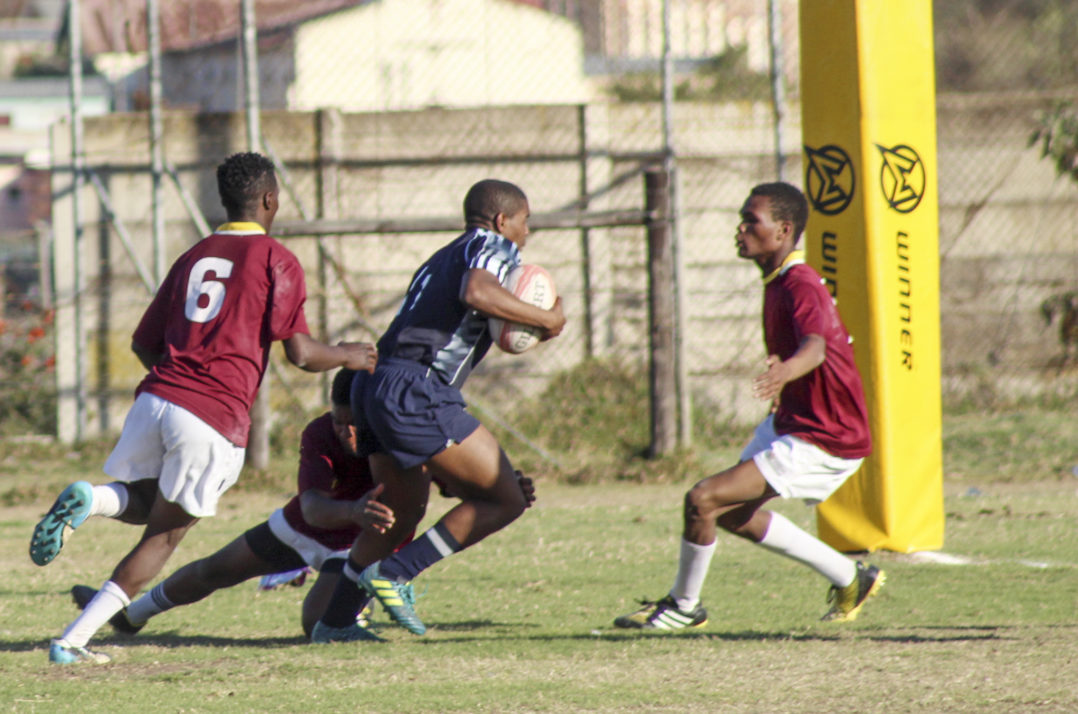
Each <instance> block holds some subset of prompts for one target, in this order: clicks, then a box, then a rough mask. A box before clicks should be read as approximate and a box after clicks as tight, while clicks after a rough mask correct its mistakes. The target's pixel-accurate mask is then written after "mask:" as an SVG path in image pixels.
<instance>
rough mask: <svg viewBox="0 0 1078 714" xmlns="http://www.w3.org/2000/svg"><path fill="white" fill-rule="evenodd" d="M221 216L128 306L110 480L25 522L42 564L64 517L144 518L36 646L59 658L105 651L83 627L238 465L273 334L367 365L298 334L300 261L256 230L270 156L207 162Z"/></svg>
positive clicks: (177, 534) (209, 510) (154, 569)
mask: <svg viewBox="0 0 1078 714" xmlns="http://www.w3.org/2000/svg"><path fill="white" fill-rule="evenodd" d="M217 186H218V190H219V193H220V196H221V203H222V205H223V206H224V208H225V211H226V213H227V216H228V222H227V223H225V224H224V225H222V226H221V227H220V228H218V229H217V231H215V232H214V234H213V235H210V236H208V237H206V238H204V239H202V240H201V241H199V242H198V243H197V244H196V245H195V246H194V247H192V248H191V249H190V250H188V251H187V252H186V253H184V254H183V255H182V256H180V257H179V258H178V259H177V260H176V262H175V263H174V264H173V265H172V268H171V269H170V270H169V273H168V276H167V277H166V278H165V281H164V283H162V285H161V286H160V287H159V288H158V290H157V294H156V295H155V296H154V299H153V301H152V302H151V303H150V306H149V308H148V309H147V310H146V312H145V314H144V315H143V316H142V320H141V321H140V322H139V325H138V328H137V329H136V330H135V334H134V336H133V338H132V343H131V349H132V350H133V351H134V352H135V354H136V355H137V356H138V358H139V360H140V361H141V362H142V363H143V365H145V366H146V368H147V369H148V370H149V374H148V375H147V376H146V377H145V378H144V379H143V380H142V382H141V383H140V384H139V386H138V389H137V390H136V395H137V396H136V399H135V403H134V405H133V406H132V407H131V410H130V412H128V415H127V418H126V420H125V421H124V426H123V432H122V433H121V435H120V439H119V441H118V442H117V444H116V446H115V448H114V449H113V451H112V454H111V455H110V456H109V458H108V460H107V461H106V462H105V473H107V474H108V475H109V476H111V477H112V478H114V479H116V481H114V482H113V483H110V484H106V485H102V486H91V485H90V484H89V483H87V482H85V481H78V482H76V483H73V484H71V485H70V486H68V487H67V488H66V489H64V491H63V492H62V493H61V494H60V496H59V497H58V498H57V499H56V502H55V503H54V504H53V505H52V508H50V509H49V512H48V513H47V514H46V515H45V517H44V518H43V519H42V520H41V521H40V522H39V523H38V524H37V526H36V527H35V528H34V533H33V536H32V538H31V541H30V557H31V559H32V560H33V561H34V562H35V563H36V564H38V565H45V564H47V563H49V562H50V561H52V559H53V558H55V557H56V556H57V554H58V553H59V552H60V549H61V548H62V547H63V535H64V527H65V526H67V527H71V528H77V527H79V526H80V525H81V524H82V523H83V522H84V521H85V520H86V518H87V517H88V516H91V515H96V516H106V517H109V518H115V519H118V520H122V521H125V522H127V523H134V524H140V525H145V530H144V531H143V534H142V537H141V538H140V539H139V541H138V543H137V544H136V545H135V547H134V549H133V550H132V551H131V552H130V553H128V554H127V555H126V556H125V557H124V558H123V559H122V560H121V561H120V563H119V564H118V565H117V566H116V568H115V569H114V570H113V572H112V575H111V577H110V578H109V579H108V581H106V582H105V584H104V585H102V587H101V589H100V591H98V593H97V595H95V596H94V598H93V600H91V601H90V602H89V603H88V604H87V605H86V608H85V610H83V612H82V614H81V615H79V617H78V618H77V619H76V620H75V621H74V622H73V623H71V624H70V625H69V626H68V627H67V629H65V630H64V632H63V634H62V635H61V636H60V637H59V638H57V639H54V640H53V641H52V643H51V645H50V647H49V660H50V661H52V662H55V663H60V664H67V663H74V662H102V661H107V659H108V657H107V656H105V655H102V654H100V653H95V652H91V651H90V650H88V649H87V648H86V645H87V643H88V642H89V640H90V638H91V637H92V636H93V635H94V633H96V632H97V630H98V629H100V628H101V626H103V625H104V624H105V623H106V622H108V621H109V619H110V618H112V617H113V616H114V615H115V614H116V613H118V612H119V611H120V610H122V609H123V608H124V607H126V606H128V605H129V604H130V603H131V598H132V597H134V596H135V595H137V594H138V592H139V591H140V590H141V589H142V588H143V587H144V586H145V585H146V584H147V583H148V582H149V581H150V580H152V579H153V578H154V577H155V576H156V575H157V574H158V573H159V572H160V571H161V568H162V567H163V566H164V564H165V562H166V561H167V560H168V559H169V556H171V555H172V552H173V551H174V550H175V548H176V546H177V545H178V544H179V543H180V541H181V540H182V539H183V537H184V535H186V533H187V531H188V530H189V529H190V528H191V527H192V526H193V525H194V524H195V523H196V522H198V519H199V518H202V517H205V516H212V515H214V514H215V513H216V510H217V501H218V499H219V498H220V496H221V494H222V493H224V492H225V491H226V490H227V489H228V488H229V487H230V486H231V485H232V484H233V483H235V481H236V479H237V477H238V476H239V473H240V469H241V467H242V466H243V459H244V451H245V447H246V444H247V433H248V430H249V428H250V416H249V412H250V409H251V404H252V403H253V401H254V398H255V394H256V393H257V391H258V386H259V384H260V383H261V381H262V377H263V374H264V373H265V370H266V365H267V363H268V360H269V350H270V347H271V345H272V344H273V342H275V341H281V342H283V343H284V349H285V355H286V356H287V358H288V360H289V362H291V363H292V364H294V365H296V366H297V367H300V368H301V369H304V370H306V371H309V372H322V371H325V370H329V369H334V368H336V367H341V366H344V367H348V368H349V369H355V370H361V369H367V370H369V369H373V367H374V364H375V362H376V360H377V352H376V351H375V349H374V347H373V346H372V345H368V344H363V343H348V344H339V345H336V346H332V345H327V344H324V343H322V342H319V341H317V340H315V339H313V338H312V337H311V336H310V335H309V334H308V332H309V331H308V329H307V321H306V318H305V316H304V313H303V304H304V301H305V300H306V288H305V285H304V276H303V268H302V267H301V266H300V264H299V261H297V260H296V258H295V256H294V255H292V253H291V252H289V251H288V250H287V249H286V248H285V247H284V246H283V245H281V244H280V243H278V242H277V241H276V240H274V239H273V238H270V237H269V236H268V235H267V233H268V231H269V229H270V227H271V225H272V223H273V218H274V216H275V215H276V213H277V207H278V189H277V178H276V175H275V173H274V168H273V164H272V162H270V161H269V160H268V159H267V158H265V157H264V156H261V155H259V154H254V153H241V154H235V155H233V156H230V157H228V159H226V160H225V161H224V163H222V164H221V165H220V166H218V167H217Z"/></svg>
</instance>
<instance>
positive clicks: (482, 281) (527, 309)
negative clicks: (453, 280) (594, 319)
mask: <svg viewBox="0 0 1078 714" xmlns="http://www.w3.org/2000/svg"><path fill="white" fill-rule="evenodd" d="M465 280H466V281H467V284H466V285H465V287H464V294H463V300H464V302H465V304H467V305H468V307H471V308H473V309H475V310H478V311H479V312H481V313H483V314H484V315H489V316H490V317H497V318H500V319H502V320H506V321H507V322H517V323H520V324H523V325H531V326H533V327H539V328H541V329H542V330H543V337H542V339H544V340H549V339H551V338H553V337H557V336H558V335H560V334H561V331H562V330H563V329H564V328H565V313H564V312H563V311H562V306H561V298H560V297H559V298H558V299H557V300H555V301H554V306H553V307H552V308H550V309H549V310H544V309H542V308H539V307H536V306H534V305H529V304H528V303H526V302H524V301H523V300H519V299H518V298H517V297H516V296H515V295H513V293H511V292H509V291H508V290H506V289H505V288H504V287H502V284H501V283H500V282H498V278H497V277H496V276H495V275H494V274H493V273H491V272H490V271H488V270H483V269H482V268H472V269H471V270H469V271H468V274H467V276H466V277H465Z"/></svg>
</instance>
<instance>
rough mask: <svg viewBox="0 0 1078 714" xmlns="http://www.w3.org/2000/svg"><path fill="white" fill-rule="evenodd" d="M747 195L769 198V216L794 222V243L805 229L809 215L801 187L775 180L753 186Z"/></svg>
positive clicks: (806, 201)
mask: <svg viewBox="0 0 1078 714" xmlns="http://www.w3.org/2000/svg"><path fill="white" fill-rule="evenodd" d="M749 195H751V196H763V197H765V198H769V199H771V217H772V218H774V219H775V220H777V221H789V222H790V223H793V224H794V243H796V242H797V239H798V238H800V237H801V233H802V231H804V230H805V224H806V223H808V215H809V206H808V200H807V199H806V198H805V194H803V193H802V192H801V189H799V188H798V187H797V186H794V185H793V184H788V183H786V182H785V181H775V182H774V183H761V184H759V185H757V186H754V187H753V189H752V191H751V192H750V194H749Z"/></svg>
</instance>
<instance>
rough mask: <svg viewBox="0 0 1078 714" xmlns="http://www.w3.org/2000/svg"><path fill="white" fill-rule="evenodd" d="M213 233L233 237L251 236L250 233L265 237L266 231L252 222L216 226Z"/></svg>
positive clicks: (236, 222)
mask: <svg viewBox="0 0 1078 714" xmlns="http://www.w3.org/2000/svg"><path fill="white" fill-rule="evenodd" d="M214 233H223V234H225V235H234V236H237V235H238V236H242V235H251V234H252V233H261V234H262V235H266V229H265V228H263V227H262V226H260V225H258V224H257V223H255V222H254V221H230V222H228V223H222V224H221V225H219V226H217V230H215V231H214Z"/></svg>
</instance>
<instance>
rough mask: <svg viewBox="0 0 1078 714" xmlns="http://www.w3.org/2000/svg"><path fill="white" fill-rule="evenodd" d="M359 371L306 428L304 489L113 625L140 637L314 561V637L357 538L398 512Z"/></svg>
mask: <svg viewBox="0 0 1078 714" xmlns="http://www.w3.org/2000/svg"><path fill="white" fill-rule="evenodd" d="M355 374H356V373H355V372H354V371H352V370H349V369H342V370H340V371H339V372H338V373H337V374H336V376H335V377H334V378H333V386H332V389H331V392H330V401H331V402H332V408H331V410H330V412H329V413H327V414H323V415H322V416H320V417H318V418H316V419H315V420H313V421H312V422H311V423H310V424H308V425H307V427H306V428H305V429H304V430H303V435H302V437H301V438H300V450H299V474H298V488H299V491H298V493H297V494H296V495H295V496H293V497H292V499H291V500H290V501H289V502H288V503H286V504H285V505H284V507H282V508H279V509H277V510H276V511H274V512H273V513H272V514H271V515H270V517H269V518H268V519H267V520H265V521H263V522H262V523H260V524H258V525H257V526H254V527H253V528H251V529H249V530H248V531H247V532H246V533H244V534H243V535H241V536H240V537H239V538H236V539H235V540H233V541H232V542H231V543H229V544H228V545H226V546H225V547H223V548H221V549H220V550H218V551H217V552H216V553H214V554H213V555H210V556H207V557H205V558H202V559H200V560H196V561H194V562H191V563H188V564H187V565H185V566H183V567H182V568H180V569H178V570H177V571H176V572H175V573H173V574H172V575H170V576H169V577H168V578H167V579H166V580H164V581H163V582H161V583H158V584H157V585H155V586H154V587H153V589H151V590H150V591H149V592H148V593H145V594H143V595H142V597H140V598H139V599H137V600H135V601H134V602H133V603H131V605H130V606H128V607H127V608H125V609H123V610H121V611H120V612H119V613H117V614H116V615H115V616H113V618H112V619H111V620H110V621H109V622H110V624H112V626H113V627H114V628H116V629H117V630H118V631H120V632H123V633H125V634H132V635H133V634H135V633H136V632H138V631H139V630H141V629H142V627H143V626H144V625H145V624H146V622H147V620H149V619H150V618H151V617H153V616H155V615H158V614H160V613H162V612H165V611H166V610H171V609H172V608H174V607H178V606H181V605H190V604H191V603H195V602H198V601H199V600H202V599H203V598H206V597H208V596H209V595H212V594H213V593H214V592H215V591H217V590H220V589H222V588H229V587H232V586H234V585H238V584H240V583H242V582H244V581H245V580H249V579H251V578H255V577H258V576H261V575H270V574H273V573H280V572H284V571H289V570H296V569H299V568H303V567H307V566H309V567H310V568H312V569H314V570H315V571H317V572H318V579H317V580H315V582H314V584H313V585H312V586H311V589H310V591H308V593H307V597H306V598H305V599H304V601H303V609H302V616H301V622H302V626H303V632H304V634H305V635H306V636H308V637H309V636H310V634H311V628H313V627H314V623H315V622H317V621H318V618H319V617H321V616H322V613H323V612H324V611H325V609H326V604H327V603H328V602H329V598H330V596H331V595H332V594H333V589H334V587H336V585H337V578H338V577H339V575H340V572H341V567H342V566H343V565H344V559H345V557H347V555H348V549H349V548H350V547H351V545H352V542H353V541H354V540H355V539H356V536H357V535H359V532H360V531H361V530H363V529H365V528H373V529H375V530H383V531H384V530H385V529H386V528H388V527H390V526H391V525H393V512H392V511H391V510H390V509H389V507H388V506H386V505H384V504H382V503H379V502H378V501H377V500H376V499H377V497H378V494H379V493H380V492H381V487H375V485H374V482H373V481H372V480H371V474H370V468H369V467H368V465H367V456H368V454H369V453H370V450H371V448H372V444H371V442H370V439H369V438H364V433H363V430H359V429H357V428H356V427H355V425H354V424H353V422H352V407H351V402H350V394H351V388H352V377H353V376H355ZM95 593H96V591H95V590H94V589H93V588H89V587H87V586H85V585H76V586H75V587H74V588H72V590H71V594H72V595H73V596H74V598H75V602H76V603H77V604H78V605H79V606H80V607H85V606H86V604H87V603H88V602H89V600H90V598H92V597H93V595H94V594H95ZM372 637H373V635H372Z"/></svg>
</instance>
